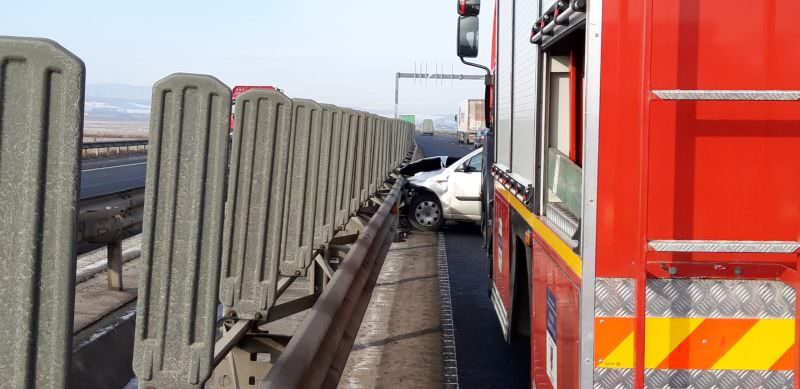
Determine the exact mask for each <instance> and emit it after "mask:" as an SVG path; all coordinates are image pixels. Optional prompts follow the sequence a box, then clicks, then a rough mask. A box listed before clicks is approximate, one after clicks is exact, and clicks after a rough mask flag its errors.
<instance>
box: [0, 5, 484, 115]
mask: <svg viewBox="0 0 800 389" xmlns="http://www.w3.org/2000/svg"><path fill="white" fill-rule="evenodd" d="M483 3H484V4H483V8H482V9H481V15H480V28H481V36H480V56H479V58H477V62H479V63H482V64H485V65H488V62H489V54H490V51H491V31H490V30H491V18H492V14H493V9H492V6H493V1H491V0H484V2H483ZM456 4H457V2H456V0H403V1H389V0H338V1H331V0H283V1H276V0H261V1H255V0H252V1H251V0H237V1H232V2H223V1H219V0H217V1H202V0H198V1H169V0H162V1H151V0H139V1H108V0H86V1H77V0H74V1H35V2H34V1H14V2H9V4H6V5H4V6H3V12H2V13H0V35H14V36H36V37H45V38H50V39H53V40H55V41H57V42H59V43H60V44H61V45H63V46H64V47H66V48H67V49H69V50H70V51H72V52H73V53H75V54H77V55H78V56H80V57H81V58H82V59H83V60H84V62H85V63H86V71H87V75H86V79H87V83H88V84H107V83H121V84H129V85H140V86H150V85H152V84H153V83H154V82H155V81H157V80H158V79H160V78H162V77H164V76H167V75H169V74H171V73H174V72H192V73H203V74H210V75H213V76H215V77H217V78H219V79H220V80H222V81H223V82H225V83H226V84H228V85H230V86H233V85H276V86H278V87H279V88H281V89H283V90H284V91H285V92H286V94H287V95H289V96H290V97H301V98H311V99H315V100H317V101H319V102H325V103H332V104H337V105H340V106H346V107H353V108H359V109H366V110H373V111H378V110H379V111H393V109H394V76H395V73H396V72H413V71H414V69H415V64H416V66H426V65H427V70H428V71H429V72H434V71H435V70H436V68H437V67H439V68H440V69H443V70H444V72H446V73H450V71H451V69H452V71H453V72H455V73H464V74H482V71H481V70H480V69H476V68H472V67H469V66H466V65H463V64H461V63H460V60H459V59H458V57H456V54H455V52H456V25H457V19H458V15H457V13H456ZM419 64H422V65H419ZM482 97H483V83H482V82H481V81H455V82H451V81H443V82H442V81H440V82H436V81H432V80H428V81H427V82H419V81H417V82H415V81H414V80H401V81H400V112H401V113H416V114H422V115H425V114H429V115H435V114H452V113H455V111H456V109H457V106H458V103H459V102H460V101H461V100H464V99H467V98H482Z"/></svg>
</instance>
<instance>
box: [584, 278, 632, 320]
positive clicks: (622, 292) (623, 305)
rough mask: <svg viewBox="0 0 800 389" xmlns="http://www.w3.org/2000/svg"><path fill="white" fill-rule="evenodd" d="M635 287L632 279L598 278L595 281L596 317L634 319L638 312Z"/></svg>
mask: <svg viewBox="0 0 800 389" xmlns="http://www.w3.org/2000/svg"><path fill="white" fill-rule="evenodd" d="M635 285H636V284H635V282H634V280H633V279H632V278H598V279H597V280H596V281H595V296H596V297H595V300H594V301H595V307H594V315H595V316H598V317H633V315H634V313H635V312H636V295H635V294H634V292H635V291H636V286H635Z"/></svg>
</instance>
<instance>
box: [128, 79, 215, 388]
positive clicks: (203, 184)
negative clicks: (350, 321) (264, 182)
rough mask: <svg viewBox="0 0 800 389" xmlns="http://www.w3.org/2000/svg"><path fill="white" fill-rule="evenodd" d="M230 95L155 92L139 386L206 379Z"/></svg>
mask: <svg viewBox="0 0 800 389" xmlns="http://www.w3.org/2000/svg"><path fill="white" fill-rule="evenodd" d="M230 101H231V91H230V89H228V87H227V86H225V85H224V84H223V83H222V82H220V81H219V80H217V79H216V78H213V77H211V76H206V75H197V74H173V75H171V76H168V77H166V78H164V79H162V80H161V81H159V82H157V83H156V84H155V86H154V87H153V102H152V106H153V108H152V113H151V116H150V117H151V123H150V150H149V153H148V157H147V159H148V166H147V184H146V186H145V188H146V189H145V210H144V219H143V233H142V264H143V267H142V269H141V273H140V274H141V276H140V277H141V280H140V286H139V299H138V303H137V318H136V342H135V345H134V360H133V368H134V371H135V372H136V375H137V377H139V381H140V383H141V384H142V385H143V386H145V387H153V388H159V389H160V388H198V387H200V386H201V385H202V384H203V383H204V382H205V380H206V379H208V377H209V376H210V374H211V368H212V366H211V360H212V354H213V349H214V341H215V334H216V332H215V331H216V319H217V292H218V287H219V263H220V254H221V248H222V222H223V208H224V204H225V192H224V190H225V189H224V188H225V168H226V163H227V153H228V126H229V122H228V119H229V118H230Z"/></svg>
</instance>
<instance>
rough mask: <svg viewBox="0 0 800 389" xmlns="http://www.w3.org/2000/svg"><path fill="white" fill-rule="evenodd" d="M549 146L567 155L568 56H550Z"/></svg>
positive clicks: (568, 118)
mask: <svg viewBox="0 0 800 389" xmlns="http://www.w3.org/2000/svg"><path fill="white" fill-rule="evenodd" d="M549 78H550V79H549V80H548V82H549V84H550V85H549V90H550V96H548V97H549V100H550V101H549V104H548V105H549V112H548V127H549V128H548V137H549V142H548V143H549V146H550V147H551V148H554V149H557V150H558V151H560V152H561V153H563V154H564V155H569V147H570V142H569V141H570V139H569V130H570V127H569V125H570V116H569V57H552V58H551V61H550V75H549Z"/></svg>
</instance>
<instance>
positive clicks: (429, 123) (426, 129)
mask: <svg viewBox="0 0 800 389" xmlns="http://www.w3.org/2000/svg"><path fill="white" fill-rule="evenodd" d="M420 132H421V133H422V135H430V136H433V120H431V119H425V120H423V121H422V131H420Z"/></svg>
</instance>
